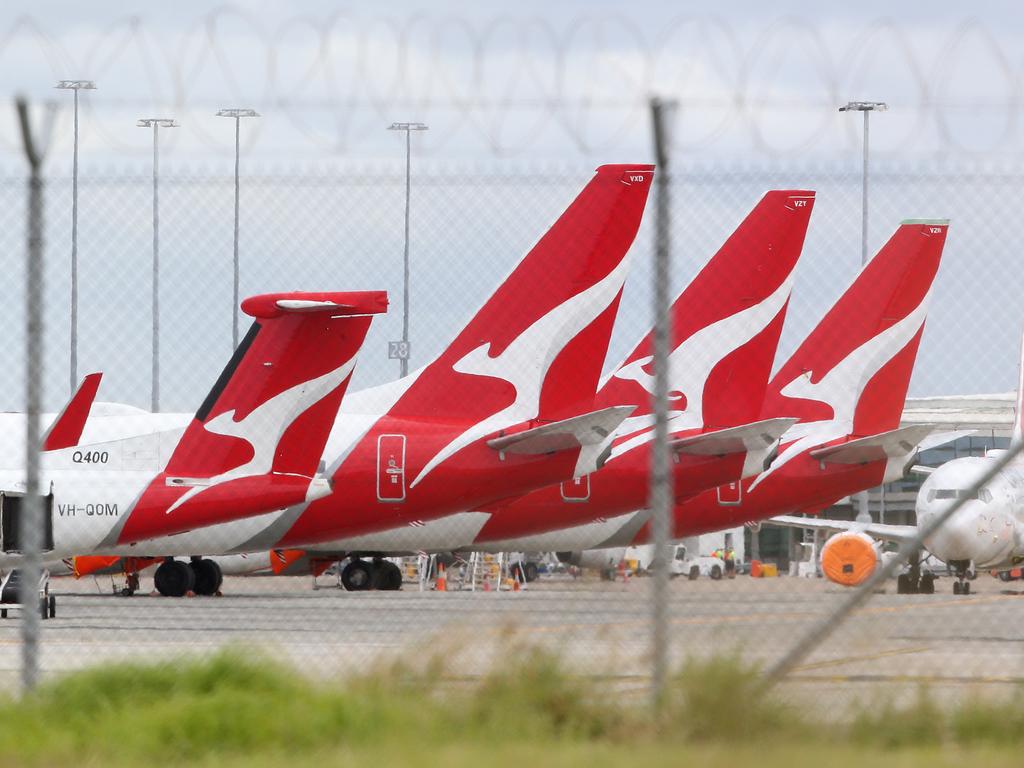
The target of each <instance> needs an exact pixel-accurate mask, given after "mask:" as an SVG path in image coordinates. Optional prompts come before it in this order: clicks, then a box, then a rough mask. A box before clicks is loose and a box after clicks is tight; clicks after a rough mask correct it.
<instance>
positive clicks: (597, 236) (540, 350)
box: [390, 165, 654, 422]
mask: <svg viewBox="0 0 1024 768" xmlns="http://www.w3.org/2000/svg"><path fill="white" fill-rule="evenodd" d="M653 175H654V167H653V166H651V165H604V166H601V167H600V168H598V169H597V172H596V175H595V176H594V177H593V179H591V181H590V182H589V183H588V184H587V186H586V187H584V189H583V191H582V192H580V194H579V195H578V196H577V197H576V199H575V200H574V201H573V202H572V204H571V205H570V206H569V207H568V208H567V209H566V211H565V212H564V213H563V214H562V215H561V216H560V217H559V218H558V220H557V221H556V222H555V223H554V224H553V225H552V226H551V228H550V229H549V230H548V231H547V232H546V233H545V234H544V236H543V237H541V239H540V240H539V241H538V242H537V243H536V245H534V246H533V248H532V249H531V250H530V252H529V253H527V254H526V256H525V257H524V258H523V259H522V261H521V262H520V263H519V265H518V266H517V267H516V268H515V269H514V270H513V272H512V273H511V275H509V277H508V278H507V279H506V280H505V282H504V283H502V285H501V286H500V287H499V288H498V289H497V290H496V291H495V292H494V294H493V295H492V296H491V298H490V299H489V300H488V301H487V302H486V303H485V304H484V306H483V307H482V308H481V309H480V311H479V312H477V314H476V316H475V317H474V318H473V319H472V320H471V321H470V322H469V324H468V325H467V326H466V327H465V329H464V330H463V331H462V332H461V333H460V334H459V335H458V337H457V338H456V339H455V340H454V341H453V342H452V343H451V345H450V346H449V347H448V348H447V349H446V350H445V351H444V352H442V353H441V355H440V356H438V357H437V358H436V359H435V360H434V361H433V362H432V363H430V364H428V365H427V366H426V367H425V368H423V369H421V370H420V371H418V372H417V373H414V374H413V375H412V377H411V378H412V379H413V380H412V381H411V383H410V384H409V385H408V388H407V389H406V390H405V391H404V392H403V393H402V394H401V396H400V397H399V398H398V399H397V401H396V402H395V404H394V405H393V406H392V407H391V410H390V413H391V414H392V415H394V416H396V417H399V418H401V417H416V416H422V415H424V414H429V415H430V416H431V417H432V418H446V417H449V416H450V417H451V418H457V419H459V420H463V421H476V422H482V421H483V420H484V419H486V418H488V417H489V416H492V415H494V414H495V413H498V412H503V413H504V414H505V415H506V416H509V417H511V418H513V419H519V420H522V421H527V420H530V419H539V420H540V421H557V420H559V419H563V418H567V417H569V416H573V415H576V414H578V413H581V412H583V411H589V410H592V409H593V399H594V392H595V391H596V390H597V385H598V380H599V378H600V375H601V368H602V366H603V365H604V358H605V354H606V353H607V348H608V342H609V339H610V336H611V331H612V325H613V323H614V320H615V314H616V311H617V310H618V304H619V299H620V297H621V293H622V286H623V282H624V280H625V278H626V272H627V268H628V260H627V258H626V255H627V252H628V251H629V248H630V245H631V244H632V242H633V239H634V237H635V236H636V233H637V230H638V228H639V226H640V219H641V217H642V215H643V211H644V206H645V204H646V202H647V194H648V191H649V189H650V186H651V179H652V178H653Z"/></svg>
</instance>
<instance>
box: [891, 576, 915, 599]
mask: <svg viewBox="0 0 1024 768" xmlns="http://www.w3.org/2000/svg"><path fill="white" fill-rule="evenodd" d="M896 594H897V595H916V594H917V585H916V584H915V583H914V580H913V579H912V578H910V574H909V573H901V574H900V575H899V576H897V577H896Z"/></svg>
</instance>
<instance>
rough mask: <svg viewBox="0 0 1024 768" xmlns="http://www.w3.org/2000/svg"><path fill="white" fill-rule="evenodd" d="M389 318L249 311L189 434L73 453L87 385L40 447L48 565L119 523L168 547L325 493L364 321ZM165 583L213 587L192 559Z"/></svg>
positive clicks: (343, 298) (7, 533) (3, 476)
mask: <svg viewBox="0 0 1024 768" xmlns="http://www.w3.org/2000/svg"><path fill="white" fill-rule="evenodd" d="M386 307H387V295H386V294H385V293H383V292H381V291H361V292H348V293H286V294H268V295H263V296H256V297H253V298H250V299H247V300H246V301H244V302H243V303H242V309H243V311H245V312H246V313H247V314H249V315H251V316H252V317H253V318H254V319H255V320H254V322H253V324H252V327H251V329H250V330H249V332H248V334H247V335H246V337H245V340H244V341H243V342H242V344H240V345H239V347H238V349H237V350H235V353H234V355H233V356H232V358H231V360H230V361H229V362H228V365H227V367H226V368H225V369H224V372H223V373H222V374H221V376H220V378H218V380H217V381H216V383H215V384H214V386H213V388H212V389H211V391H210V394H209V395H208V396H207V398H206V400H205V401H204V402H203V404H202V405H201V406H200V407H199V410H198V411H196V414H195V416H194V417H193V418H192V420H191V422H190V423H189V424H188V425H187V426H186V427H185V429H184V430H183V431H182V430H171V431H161V432H155V433H151V434H145V435H141V436H136V437H128V438H122V439H118V440H112V441H108V442H99V443H82V442H80V441H79V440H78V439H77V438H78V437H79V436H80V435H81V431H82V428H83V426H82V425H83V423H84V420H85V418H87V417H88V409H87V408H86V407H85V406H83V401H86V402H87V403H91V399H90V393H91V394H94V393H95V386H96V385H98V381H96V380H95V379H94V378H90V379H87V380H86V383H85V384H84V385H83V387H82V388H81V389H80V391H79V395H78V396H76V398H74V399H73V400H72V401H71V403H70V404H69V406H68V409H66V410H65V412H64V413H63V414H62V415H61V416H60V417H59V418H58V419H57V420H56V421H55V422H54V424H53V426H52V427H51V429H50V430H49V431H48V433H47V435H46V437H45V439H44V441H43V446H41V447H43V448H45V449H47V450H45V451H44V452H43V453H42V454H41V455H42V466H41V473H40V474H41V478H40V480H41V482H40V485H41V487H42V488H44V489H47V492H46V494H45V496H44V497H43V499H44V503H45V508H46V523H47V527H46V532H45V534H46V536H45V538H46V546H45V549H46V550H47V551H48V552H49V553H51V554H50V557H60V556H62V555H65V554H66V555H71V554H73V553H76V552H83V551H84V552H89V551H92V550H94V549H95V548H96V541H97V539H98V538H100V537H102V536H104V535H107V534H108V532H109V530H110V527H111V525H112V524H114V523H115V522H118V521H121V522H123V521H125V520H129V519H130V520H136V521H139V523H140V524H142V525H144V526H145V527H146V529H147V530H151V531H158V532H161V533H163V534H174V533H179V532H181V531H184V530H188V529H190V528H193V527H195V526H197V525H203V524H204V522H206V521H208V520H210V519H212V518H214V517H215V516H216V515H217V514H219V512H220V511H221V510H225V509H226V510H231V511H236V510H244V511H245V512H246V513H248V514H258V513H262V512H268V511H271V510H274V509H280V508H282V507H287V506H290V505H293V504H297V503H300V502H303V501H306V500H311V499H315V498H320V497H323V496H325V495H327V494H329V493H330V491H331V485H330V482H329V481H328V479H327V478H326V477H323V476H322V475H320V474H318V471H317V469H318V465H319V463H320V459H321V454H322V452H323V447H324V445H325V443H326V441H327V437H328V435H329V432H330V424H331V422H332V417H333V414H334V413H335V412H336V411H337V409H338V406H339V404H340V402H341V399H342V397H343V395H344V393H345V389H346V388H347V386H348V382H349V380H350V379H351V375H352V371H353V369H354V367H355V362H356V354H357V352H358V350H359V348H360V346H362V343H363V340H364V339H365V337H366V333H367V331H368V330H369V327H370V321H371V319H372V317H373V315H374V314H378V313H380V312H383V311H385V309H386ZM83 392H84V393H85V394H84V395H83ZM83 410H84V415H83ZM25 455H26V454H25V445H24V441H23V440H19V439H17V436H16V435H7V436H6V439H5V440H4V441H3V443H2V444H0V546H2V550H3V553H4V558H3V559H4V564H5V565H14V564H16V563H17V561H18V560H19V559H20V555H19V554H17V553H19V552H20V550H21V542H20V541H19V527H20V518H21V516H22V514H23V507H24V500H25ZM159 578H160V579H161V580H162V581H163V582H165V583H166V584H167V585H168V589H171V590H172V591H173V590H176V589H178V588H179V587H182V588H181V591H182V592H184V591H187V590H189V589H192V588H193V586H195V587H196V589H197V590H198V591H204V592H205V591H210V590H211V589H213V588H212V587H211V586H210V585H211V584H213V583H215V582H216V581H218V579H219V575H218V573H217V572H216V569H214V568H213V567H212V566H211V565H210V564H209V561H204V560H201V559H198V560H196V561H194V563H193V564H192V567H191V568H190V567H189V566H188V565H186V564H184V563H175V564H171V565H169V566H168V567H167V568H165V569H164V570H163V571H162V573H161V575H160V576H159Z"/></svg>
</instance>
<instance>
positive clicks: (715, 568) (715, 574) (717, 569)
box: [711, 565, 722, 581]
mask: <svg viewBox="0 0 1024 768" xmlns="http://www.w3.org/2000/svg"><path fill="white" fill-rule="evenodd" d="M711 580H712V581H721V580H722V566H720V565H712V566H711Z"/></svg>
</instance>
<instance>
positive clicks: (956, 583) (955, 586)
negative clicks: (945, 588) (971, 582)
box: [953, 581, 961, 595]
mask: <svg viewBox="0 0 1024 768" xmlns="http://www.w3.org/2000/svg"><path fill="white" fill-rule="evenodd" d="M960 593H961V589H960V582H959V581H954V582H953V594H954V595H959V594H960Z"/></svg>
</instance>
